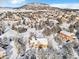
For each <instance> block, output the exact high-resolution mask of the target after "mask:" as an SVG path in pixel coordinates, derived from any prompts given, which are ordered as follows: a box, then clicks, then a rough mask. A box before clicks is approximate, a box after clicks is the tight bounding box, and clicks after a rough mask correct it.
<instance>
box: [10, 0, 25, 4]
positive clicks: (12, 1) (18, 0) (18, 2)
mask: <svg viewBox="0 0 79 59" xmlns="http://www.w3.org/2000/svg"><path fill="white" fill-rule="evenodd" d="M10 2H11V3H12V4H21V3H24V2H25V0H10Z"/></svg>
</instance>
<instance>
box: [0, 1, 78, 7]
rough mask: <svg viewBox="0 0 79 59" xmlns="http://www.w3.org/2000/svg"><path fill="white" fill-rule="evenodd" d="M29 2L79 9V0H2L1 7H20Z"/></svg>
mask: <svg viewBox="0 0 79 59" xmlns="http://www.w3.org/2000/svg"><path fill="white" fill-rule="evenodd" d="M28 3H45V4H49V5H50V6H54V7H60V8H74V9H79V0H0V7H20V6H22V5H25V4H28Z"/></svg>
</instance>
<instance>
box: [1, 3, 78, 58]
mask: <svg viewBox="0 0 79 59" xmlns="http://www.w3.org/2000/svg"><path fill="white" fill-rule="evenodd" d="M0 59H79V10H78V9H60V8H57V7H52V6H49V5H47V4H36V3H35V4H28V5H24V6H22V7H20V8H0Z"/></svg>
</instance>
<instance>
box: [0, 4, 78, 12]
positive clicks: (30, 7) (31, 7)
mask: <svg viewBox="0 0 79 59" xmlns="http://www.w3.org/2000/svg"><path fill="white" fill-rule="evenodd" d="M0 9H26V10H53V9H59V10H65V11H79V9H65V8H64V9H62V8H59V7H52V6H50V5H48V4H44V3H30V4H25V5H23V6H20V7H0Z"/></svg>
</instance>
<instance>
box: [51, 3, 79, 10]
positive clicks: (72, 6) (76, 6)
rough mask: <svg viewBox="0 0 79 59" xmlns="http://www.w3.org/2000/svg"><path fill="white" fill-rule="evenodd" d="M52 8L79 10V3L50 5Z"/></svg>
mask: <svg viewBox="0 0 79 59" xmlns="http://www.w3.org/2000/svg"><path fill="white" fill-rule="evenodd" d="M50 6H52V7H59V8H69V9H79V3H65V4H50Z"/></svg>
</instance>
